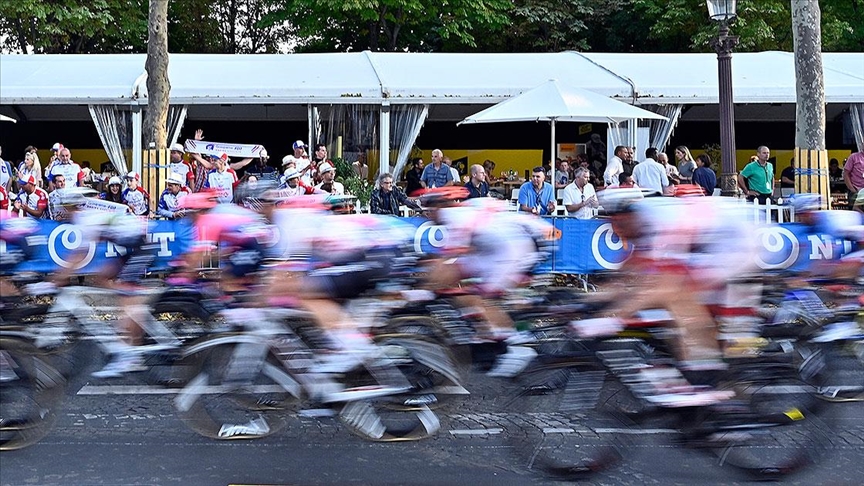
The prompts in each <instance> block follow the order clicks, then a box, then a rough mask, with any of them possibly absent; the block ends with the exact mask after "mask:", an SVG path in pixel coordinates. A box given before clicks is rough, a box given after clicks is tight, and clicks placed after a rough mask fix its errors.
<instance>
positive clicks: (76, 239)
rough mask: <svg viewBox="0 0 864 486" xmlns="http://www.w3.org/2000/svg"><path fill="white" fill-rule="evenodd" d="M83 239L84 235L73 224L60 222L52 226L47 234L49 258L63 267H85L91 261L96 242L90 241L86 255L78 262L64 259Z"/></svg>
mask: <svg viewBox="0 0 864 486" xmlns="http://www.w3.org/2000/svg"><path fill="white" fill-rule="evenodd" d="M83 240H84V235H83V234H81V230H80V229H79V228H77V227H76V226H75V225H71V224H61V225H60V226H58V227H56V228H54V230H53V231H51V234H49V235H48V254H49V255H50V256H51V260H53V261H54V263H56V264H57V265H60V266H61V267H63V268H75V269H79V268H84V267H86V266H87V265H88V264H89V263H90V262H91V261H93V256H94V255H96V242H92V241H91V242H90V244H89V246H88V248H87V255H86V256H85V257H84V260H82V261H81V262H80V263H78V264H73V263H72V262H70V261H68V260H66V258H67V257H68V256H69V255H70V254H72V253H74V252H77V251H79V250H80V249H81V245H82V244H83Z"/></svg>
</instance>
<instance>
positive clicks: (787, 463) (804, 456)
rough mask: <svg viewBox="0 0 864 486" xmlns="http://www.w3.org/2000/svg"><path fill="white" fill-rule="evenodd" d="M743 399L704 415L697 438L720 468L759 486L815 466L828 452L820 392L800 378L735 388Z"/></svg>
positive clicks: (706, 412)
mask: <svg viewBox="0 0 864 486" xmlns="http://www.w3.org/2000/svg"><path fill="white" fill-rule="evenodd" d="M733 388H734V389H735V390H736V392H737V394H738V397H737V398H736V399H734V400H730V401H728V402H726V403H721V404H718V405H716V406H714V407H706V408H705V409H704V411H703V413H705V414H708V415H709V417H708V418H707V419H706V420H705V422H704V428H702V430H701V431H700V432H698V433H697V435H698V438H697V442H696V443H701V445H705V446H706V447H707V448H708V449H709V450H710V451H711V452H712V453H713V454H715V455H716V456H717V458H718V464H719V465H720V466H726V467H732V468H735V469H737V470H739V471H743V472H745V473H747V474H748V475H750V476H752V477H754V478H757V479H760V480H775V479H779V478H782V477H784V476H787V475H790V474H793V473H795V472H797V471H800V470H801V469H803V468H805V467H807V466H810V465H812V464H814V463H815V462H816V461H817V460H818V457H819V454H820V453H821V452H822V450H823V449H824V444H825V443H826V439H827V437H826V436H825V435H824V432H822V430H823V429H826V426H825V424H824V423H823V421H822V420H821V418H820V410H821V407H820V404H819V401H818V400H817V399H816V388H815V387H813V386H812V385H809V384H807V383H805V382H803V381H800V380H798V379H797V378H792V377H789V378H780V379H766V380H762V381H758V382H749V383H747V382H740V383H737V384H734V385H733Z"/></svg>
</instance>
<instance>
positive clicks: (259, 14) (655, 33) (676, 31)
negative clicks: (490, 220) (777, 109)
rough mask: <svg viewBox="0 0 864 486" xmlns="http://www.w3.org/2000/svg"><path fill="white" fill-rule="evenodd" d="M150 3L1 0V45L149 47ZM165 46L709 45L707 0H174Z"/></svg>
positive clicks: (742, 23) (785, 29)
mask: <svg viewBox="0 0 864 486" xmlns="http://www.w3.org/2000/svg"><path fill="white" fill-rule="evenodd" d="M791 2H792V0H739V2H738V12H739V17H738V20H737V21H736V22H735V25H734V27H733V33H734V34H735V35H738V36H739V37H740V40H741V41H740V44H739V46H738V47H737V48H736V51H739V52H743V51H763V50H783V51H791V50H792V48H793V40H792V13H791ZM147 4H148V2H147V0H88V1H86V2H82V1H79V0H0V43H2V44H0V48H2V49H3V50H4V51H5V52H36V53H85V52H89V53H110V52H145V50H146V39H147ZM821 4H822V5H821V8H822V21H821V28H822V45H823V49H824V50H825V51H860V50H861V46H862V45H864V0H830V1H828V0H824V1H822V2H821ZM168 22H169V25H168V34H169V40H168V42H169V50H170V51H171V52H201V53H253V52H346V51H360V50H366V49H368V50H373V51H413V52H440V51H446V52H471V51H475V52H557V51H562V50H568V49H576V50H584V51H596V52H708V51H710V50H711V48H710V46H709V40H710V39H711V38H712V37H714V35H716V32H717V26H716V25H714V24H713V23H712V22H711V21H709V20H708V13H707V9H706V6H705V1H704V0H435V1H433V0H172V1H171V2H170V6H169V11H168Z"/></svg>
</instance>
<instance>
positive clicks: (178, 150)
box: [168, 143, 195, 187]
mask: <svg viewBox="0 0 864 486" xmlns="http://www.w3.org/2000/svg"><path fill="white" fill-rule="evenodd" d="M184 152H185V150H184V149H183V145H182V144H179V143H175V144H174V145H172V146H171V159H170V160H169V161H168V172H169V173H170V174H177V175H178V176H179V180H181V181H183V187H189V186H190V185H192V184H193V183H194V181H195V171H194V170H193V169H192V165H191V164H189V162H187V161H186V160H183V154H184Z"/></svg>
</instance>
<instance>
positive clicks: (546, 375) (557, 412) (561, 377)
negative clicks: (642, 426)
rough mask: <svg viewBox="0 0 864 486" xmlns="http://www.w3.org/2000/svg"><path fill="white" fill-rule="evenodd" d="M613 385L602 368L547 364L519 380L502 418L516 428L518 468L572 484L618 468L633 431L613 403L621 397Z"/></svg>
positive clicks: (510, 436) (511, 437)
mask: <svg viewBox="0 0 864 486" xmlns="http://www.w3.org/2000/svg"><path fill="white" fill-rule="evenodd" d="M607 378H608V380H607ZM614 383H616V382H615V380H614V379H612V377H611V376H608V377H607V373H606V371H605V370H604V369H602V368H600V367H596V366H589V367H586V366H585V365H577V364H572V363H562V364H544V365H540V366H536V367H534V368H529V370H528V371H526V372H524V373H523V374H521V375H519V376H517V377H516V379H515V383H514V390H513V392H512V394H511V396H510V398H509V399H508V400H507V401H506V402H505V404H504V406H503V412H504V414H505V418H506V419H507V423H508V424H513V425H512V426H510V427H508V428H507V430H506V437H507V440H508V442H509V443H510V444H511V445H512V450H513V451H514V452H515V453H516V457H517V458H518V460H519V463H520V464H521V465H522V466H524V467H526V468H527V469H528V470H530V471H534V472H538V473H540V474H543V475H546V476H550V477H552V478H555V479H560V480H568V481H577V480H581V479H585V478H587V477H588V476H590V475H592V474H595V473H597V472H600V471H602V470H605V469H608V468H610V467H612V466H613V465H615V464H616V463H617V462H618V461H619V460H620V459H621V457H622V454H621V448H622V447H623V445H624V443H623V435H622V432H623V429H626V428H629V427H628V426H627V425H626V424H627V422H626V421H625V420H622V417H621V416H620V414H619V412H618V411H617V410H615V406H614V405H613V404H612V403H611V402H612V401H613V400H614V396H615V395H616V394H617V393H619V392H620V387H617V388H616V390H614V391H610V385H612V384H614ZM604 384H605V386H604ZM604 390H605V391H604Z"/></svg>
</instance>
